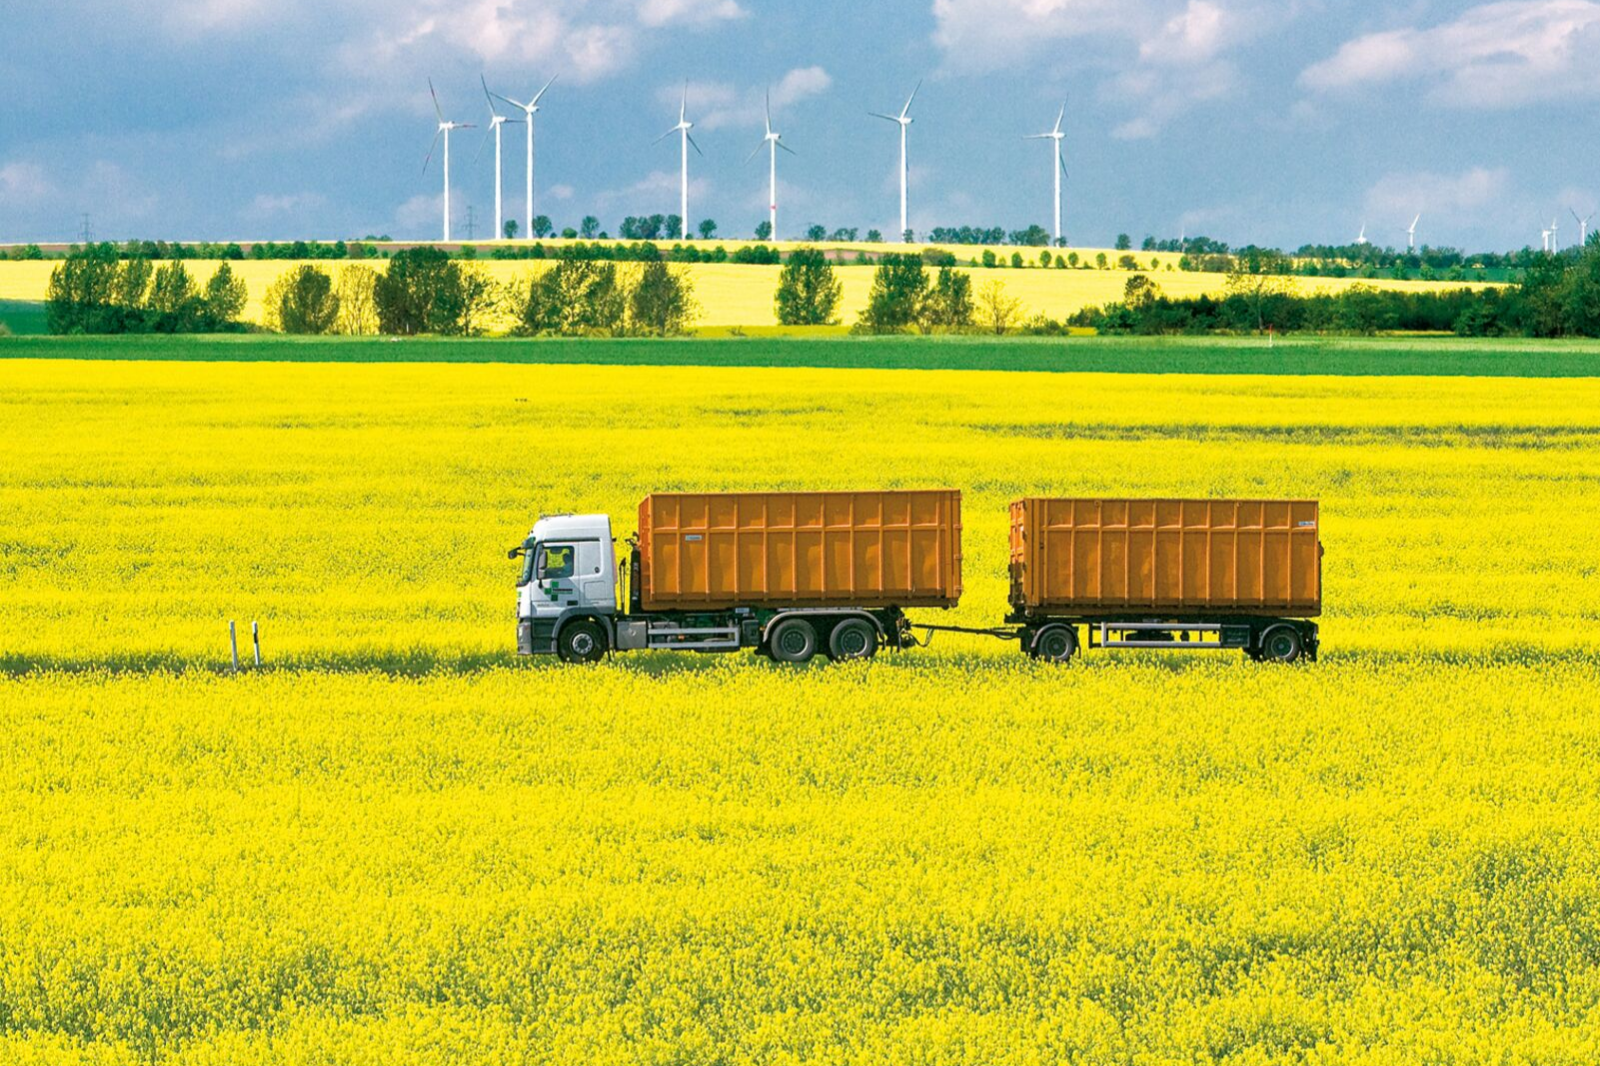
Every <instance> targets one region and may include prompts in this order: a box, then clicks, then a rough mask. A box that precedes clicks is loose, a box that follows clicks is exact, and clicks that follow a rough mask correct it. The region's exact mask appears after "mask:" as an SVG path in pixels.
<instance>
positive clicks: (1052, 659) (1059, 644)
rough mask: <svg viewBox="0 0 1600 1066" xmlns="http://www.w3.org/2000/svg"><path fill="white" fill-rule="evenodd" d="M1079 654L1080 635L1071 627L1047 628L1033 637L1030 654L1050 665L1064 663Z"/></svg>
mask: <svg viewBox="0 0 1600 1066" xmlns="http://www.w3.org/2000/svg"><path fill="white" fill-rule="evenodd" d="M1077 653H1078V634H1077V633H1076V632H1075V631H1074V630H1073V628H1072V627H1071V626H1060V625H1057V626H1045V627H1044V628H1043V629H1041V630H1039V632H1037V633H1035V634H1034V636H1033V645H1032V646H1031V647H1030V648H1029V649H1028V654H1029V655H1031V656H1033V657H1034V658H1035V659H1042V660H1044V661H1045V662H1048V663H1064V662H1066V661H1067V660H1069V659H1071V658H1072V657H1073V656H1074V655H1076V654H1077Z"/></svg>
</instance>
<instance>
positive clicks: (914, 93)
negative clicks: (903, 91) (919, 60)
mask: <svg viewBox="0 0 1600 1066" xmlns="http://www.w3.org/2000/svg"><path fill="white" fill-rule="evenodd" d="M921 91H922V82H921V80H920V79H919V80H918V81H917V87H916V88H915V89H912V90H911V95H910V96H908V97H906V106H905V107H902V108H901V109H900V117H901V118H905V117H906V116H907V115H909V114H910V113H911V101H913V100H915V99H916V98H917V93H919V92H921Z"/></svg>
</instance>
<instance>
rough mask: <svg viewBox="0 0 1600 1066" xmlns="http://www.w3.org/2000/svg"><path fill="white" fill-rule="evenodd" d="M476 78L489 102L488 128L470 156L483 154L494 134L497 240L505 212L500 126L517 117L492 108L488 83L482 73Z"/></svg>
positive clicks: (475, 159) (476, 157)
mask: <svg viewBox="0 0 1600 1066" xmlns="http://www.w3.org/2000/svg"><path fill="white" fill-rule="evenodd" d="M478 80H479V81H480V82H483V98H484V99H485V100H487V101H488V102H489V128H488V129H486V130H484V131H483V140H481V141H479V142H478V151H477V154H476V155H474V156H473V157H472V160H473V162H477V160H478V156H480V155H482V154H483V146H484V145H485V144H488V143H489V134H491V133H492V134H494V239H495V240H499V239H500V237H501V235H502V234H503V233H505V212H504V211H503V210H502V209H501V206H500V205H501V199H500V177H501V175H502V174H503V173H504V172H505V170H504V168H503V167H502V166H501V165H500V127H501V126H504V125H505V124H506V123H508V122H509V123H511V124H513V125H515V124H516V123H517V121H518V120H517V119H514V118H507V117H506V116H504V115H502V114H500V112H498V111H496V110H495V109H494V94H493V93H491V92H490V91H489V83H488V82H487V81H485V80H484V77H483V75H482V74H480V75H478Z"/></svg>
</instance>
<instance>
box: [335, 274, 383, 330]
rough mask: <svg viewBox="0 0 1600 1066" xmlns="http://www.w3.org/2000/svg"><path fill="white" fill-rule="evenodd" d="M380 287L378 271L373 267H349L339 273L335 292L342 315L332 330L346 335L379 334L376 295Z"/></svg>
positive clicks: (339, 315) (338, 317) (340, 314)
mask: <svg viewBox="0 0 1600 1066" xmlns="http://www.w3.org/2000/svg"><path fill="white" fill-rule="evenodd" d="M377 287H378V272H377V271H376V270H373V269H372V268H371V267H364V266H347V267H341V268H340V270H339V278H338V281H337V282H336V283H335V285H334V289H335V291H336V293H337V294H338V297H339V314H338V316H337V317H336V318H335V319H334V323H333V331H334V332H335V333H343V334H345V335H347V336H363V335H367V334H372V333H376V332H378V306H377V301H376V300H375V298H374V296H373V293H374V292H375V291H376V289H377Z"/></svg>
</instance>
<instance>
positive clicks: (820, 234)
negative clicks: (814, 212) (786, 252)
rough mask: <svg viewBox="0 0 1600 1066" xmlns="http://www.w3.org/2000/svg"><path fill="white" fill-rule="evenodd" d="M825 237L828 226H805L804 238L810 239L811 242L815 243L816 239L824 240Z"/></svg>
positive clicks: (826, 237)
mask: <svg viewBox="0 0 1600 1066" xmlns="http://www.w3.org/2000/svg"><path fill="white" fill-rule="evenodd" d="M827 239H828V227H826V226H820V225H813V226H808V227H807V228H806V240H808V241H810V242H811V243H813V244H815V243H817V242H818V241H825V240H827Z"/></svg>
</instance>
